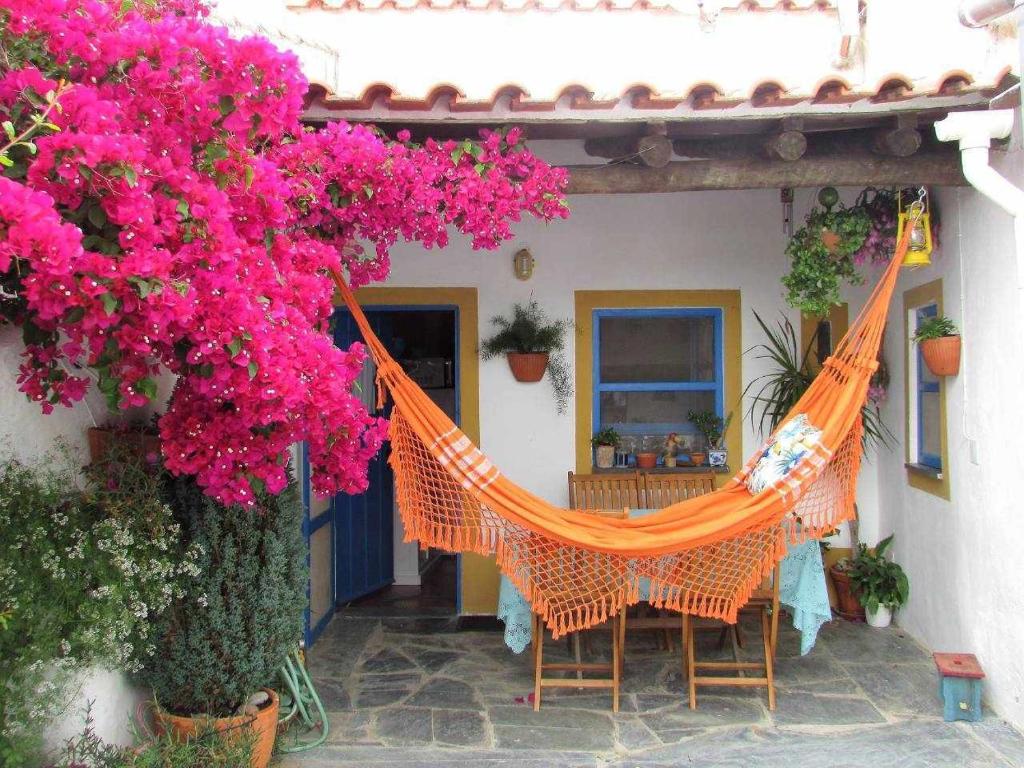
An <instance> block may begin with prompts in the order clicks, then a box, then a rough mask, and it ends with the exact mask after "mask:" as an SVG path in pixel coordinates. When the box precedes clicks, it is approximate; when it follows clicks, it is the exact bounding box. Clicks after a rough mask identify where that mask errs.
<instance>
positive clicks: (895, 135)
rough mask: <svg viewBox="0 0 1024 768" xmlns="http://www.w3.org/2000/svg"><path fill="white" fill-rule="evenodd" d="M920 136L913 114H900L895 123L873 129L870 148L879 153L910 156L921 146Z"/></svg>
mask: <svg viewBox="0 0 1024 768" xmlns="http://www.w3.org/2000/svg"><path fill="white" fill-rule="evenodd" d="M921 142H922V136H921V132H920V131H919V130H917V119H916V118H915V117H914V115H901V116H899V117H897V118H896V121H895V125H893V126H890V127H887V128H879V129H878V130H877V131H875V136H874V141H873V142H872V149H874V151H875V152H877V153H878V154H880V155H891V156H892V157H910V156H911V155H912V154H914V153H915V152H917V150H919V149H920V148H921Z"/></svg>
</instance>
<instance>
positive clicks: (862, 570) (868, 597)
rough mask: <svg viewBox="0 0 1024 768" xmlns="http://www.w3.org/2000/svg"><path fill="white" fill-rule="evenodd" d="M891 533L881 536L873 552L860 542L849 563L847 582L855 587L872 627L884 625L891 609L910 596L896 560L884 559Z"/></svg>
mask: <svg viewBox="0 0 1024 768" xmlns="http://www.w3.org/2000/svg"><path fill="white" fill-rule="evenodd" d="M892 538H893V537H892V535H889V536H888V537H886V538H884V539H882V540H881V541H880V542H878V544H877V545H876V546H875V550H874V552H871V551H869V550H868V548H867V546H865V545H864V544H861V545H859V546H858V547H857V556H856V557H855V558H853V562H852V563H851V564H850V567H849V570H848V575H849V577H850V582H851V583H852V584H853V585H854V586H855V587H856V588H857V591H858V593H859V595H860V601H861V604H862V605H863V606H864V610H865V611H866V612H867V620H868V624H870V625H871V626H872V627H887V626H889V622H890V621H892V612H893V611H894V610H896V609H897V608H899V607H900V606H902V605H904V604H905V603H906V602H907V598H908V597H909V596H910V582H909V581H908V580H907V574H906V573H904V572H903V569H902V568H901V567H900V566H899V564H898V563H894V562H893V561H892V560H889V559H887V558H886V556H885V553H886V551H887V550H888V549H889V546H890V545H891V544H892Z"/></svg>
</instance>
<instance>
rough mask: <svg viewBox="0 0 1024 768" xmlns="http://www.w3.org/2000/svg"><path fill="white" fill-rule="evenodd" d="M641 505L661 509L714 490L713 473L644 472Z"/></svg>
mask: <svg viewBox="0 0 1024 768" xmlns="http://www.w3.org/2000/svg"><path fill="white" fill-rule="evenodd" d="M643 484H644V493H643V499H642V501H643V505H644V507H646V508H647V509H663V508H664V507H668V506H671V505H672V504H675V503H677V502H680V501H686V500H687V499H692V498H694V497H696V496H700V495H702V494H705V493H711V492H712V491H713V490H715V475H714V474H713V473H712V472H701V473H699V474H692V475H691V474H685V475H684V474H663V475H661V474H654V473H651V472H646V473H644V476H643Z"/></svg>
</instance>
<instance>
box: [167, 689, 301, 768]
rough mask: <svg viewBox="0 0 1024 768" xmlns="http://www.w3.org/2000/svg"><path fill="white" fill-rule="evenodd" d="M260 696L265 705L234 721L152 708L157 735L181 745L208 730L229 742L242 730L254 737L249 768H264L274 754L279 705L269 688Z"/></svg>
mask: <svg viewBox="0 0 1024 768" xmlns="http://www.w3.org/2000/svg"><path fill="white" fill-rule="evenodd" d="M263 692H264V693H266V694H267V696H268V701H267V702H266V703H265V704H264V705H263V706H262V707H261V708H260V709H259V710H258V711H256V712H255V713H253V714H244V715H235V716H234V717H206V716H204V715H195V716H193V717H182V716H180V715H172V714H171V713H170V712H165V711H164V710H162V709H160V708H159V707H155V708H154V712H153V719H154V720H155V721H156V726H157V729H158V730H159V731H160V732H161V733H167V734H170V735H172V736H174V737H175V738H177V739H180V740H181V741H185V740H186V739H188V738H194V737H195V736H196V734H198V733H204V732H209V731H210V730H213V731H216V732H217V733H225V734H226V735H225V738H231V736H230V734H231V733H238V732H239V731H240V730H241V729H243V728H248V729H251V730H252V731H253V732H254V733H255V735H256V741H255V743H254V744H253V748H252V763H251V768H267V766H268V765H269V764H270V758H271V756H272V755H273V753H274V741H275V740H276V738H277V716H278V710H279V709H280V705H281V702H280V699H279V698H278V696H277V694H276V693H274V691H272V690H270V689H269V688H264V689H263Z"/></svg>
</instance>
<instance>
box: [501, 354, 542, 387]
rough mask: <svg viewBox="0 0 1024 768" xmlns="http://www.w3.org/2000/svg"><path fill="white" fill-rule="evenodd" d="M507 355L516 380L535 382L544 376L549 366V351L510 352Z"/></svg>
mask: <svg viewBox="0 0 1024 768" xmlns="http://www.w3.org/2000/svg"><path fill="white" fill-rule="evenodd" d="M505 357H506V359H507V360H508V367H509V368H511V369H512V375H513V376H515V377H516V381H521V382H525V383H533V382H537V381H540V380H541V379H543V378H544V371H546V370H547V367H548V353H547V352H509V353H508V354H507V355H506V356H505Z"/></svg>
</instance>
